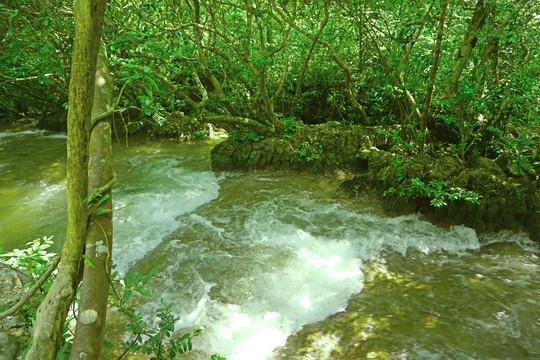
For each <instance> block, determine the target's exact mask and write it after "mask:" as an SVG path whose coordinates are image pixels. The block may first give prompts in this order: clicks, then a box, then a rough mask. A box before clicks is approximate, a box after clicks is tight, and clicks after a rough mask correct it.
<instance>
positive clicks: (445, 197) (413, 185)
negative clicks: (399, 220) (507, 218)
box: [384, 178, 480, 207]
mask: <svg viewBox="0 0 540 360" xmlns="http://www.w3.org/2000/svg"><path fill="white" fill-rule="evenodd" d="M395 194H397V195H399V196H402V197H407V198H410V199H416V198H422V197H425V198H428V199H431V200H430V204H431V205H432V206H434V207H442V206H446V205H448V203H447V202H448V201H454V200H464V201H467V202H470V203H472V204H479V203H480V195H478V194H477V193H475V192H472V191H469V190H465V189H463V188H460V187H457V186H449V185H448V183H447V182H446V181H442V180H431V181H430V182H429V183H427V184H426V183H424V182H423V181H422V180H420V179H418V178H414V179H410V180H407V181H404V182H402V183H401V184H400V185H399V187H398V188H393V187H391V188H389V189H388V190H386V191H385V192H384V196H388V195H395Z"/></svg>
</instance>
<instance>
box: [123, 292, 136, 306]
mask: <svg viewBox="0 0 540 360" xmlns="http://www.w3.org/2000/svg"><path fill="white" fill-rule="evenodd" d="M131 295H133V292H132V291H131V290H127V291H126V292H125V293H124V296H122V298H123V299H124V301H125V302H126V304H129V301H130V300H131Z"/></svg>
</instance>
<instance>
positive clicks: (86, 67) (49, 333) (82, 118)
mask: <svg viewBox="0 0 540 360" xmlns="http://www.w3.org/2000/svg"><path fill="white" fill-rule="evenodd" d="M106 3H107V2H106V0H76V1H75V4H74V7H73V13H74V16H75V42H74V49H73V60H72V64H71V81H70V84H69V111H68V120H67V126H68V140H67V198H68V204H67V205H68V224H67V231H66V241H65V243H64V247H63V249H62V261H61V263H60V267H59V269H58V275H57V277H56V279H55V281H54V283H53V285H52V286H51V289H50V290H49V292H48V293H47V296H46V297H45V299H44V300H43V302H42V303H41V305H40V306H39V308H38V311H37V315H36V321H35V324H34V335H33V340H32V346H31V348H30V350H29V351H28V353H27V355H26V359H27V360H53V359H55V358H56V353H57V351H58V349H59V347H60V345H61V343H62V334H63V330H64V322H65V319H66V315H67V312H68V309H69V306H70V304H71V303H72V301H73V298H74V297H75V293H76V291H77V287H78V285H79V282H80V270H81V256H82V252H83V247H84V241H85V237H86V229H87V220H88V211H87V210H86V205H85V204H83V200H84V198H85V197H86V195H87V175H88V130H89V128H90V118H91V114H92V106H93V99H94V76H95V73H96V60H97V55H98V51H99V43H100V37H101V31H102V27H103V17H104V14H105V6H106Z"/></svg>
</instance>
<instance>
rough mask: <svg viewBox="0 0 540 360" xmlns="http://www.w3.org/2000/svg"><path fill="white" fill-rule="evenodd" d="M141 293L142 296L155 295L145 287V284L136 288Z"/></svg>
mask: <svg viewBox="0 0 540 360" xmlns="http://www.w3.org/2000/svg"><path fill="white" fill-rule="evenodd" d="M135 290H136V291H137V292H138V293H139V294H141V295H142V296H146V297H152V296H154V295H152V293H151V292H150V290H148V288H146V287H144V286H140V287H138V288H137V289H135Z"/></svg>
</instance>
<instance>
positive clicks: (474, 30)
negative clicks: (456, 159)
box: [442, 0, 490, 143]
mask: <svg viewBox="0 0 540 360" xmlns="http://www.w3.org/2000/svg"><path fill="white" fill-rule="evenodd" d="M489 11H490V6H489V4H488V5H486V4H484V0H478V1H477V2H476V7H475V8H474V12H473V16H472V18H471V22H470V23H469V26H468V27H467V31H466V32H465V35H464V37H463V42H462V43H461V47H460V48H459V51H458V54H457V57H456V59H455V60H454V63H453V64H452V68H451V69H450V75H449V76H448V77H447V78H446V79H445V80H444V83H443V86H442V88H443V91H444V95H445V97H446V99H447V100H448V101H449V102H450V104H451V106H452V110H453V112H454V115H455V116H456V119H457V124H458V129H459V132H460V137H461V142H462V143H466V142H467V141H468V140H469V137H470V127H468V126H467V119H466V116H467V109H465V108H463V106H462V104H458V103H457V101H456V99H455V97H456V95H457V94H458V85H459V78H460V76H461V74H462V73H463V70H464V69H465V67H466V65H467V63H468V61H469V57H470V55H471V53H472V51H473V49H474V47H475V46H476V43H477V42H478V32H479V30H480V29H481V28H482V27H483V26H484V24H485V22H486V18H487V16H488V14H489Z"/></svg>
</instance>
